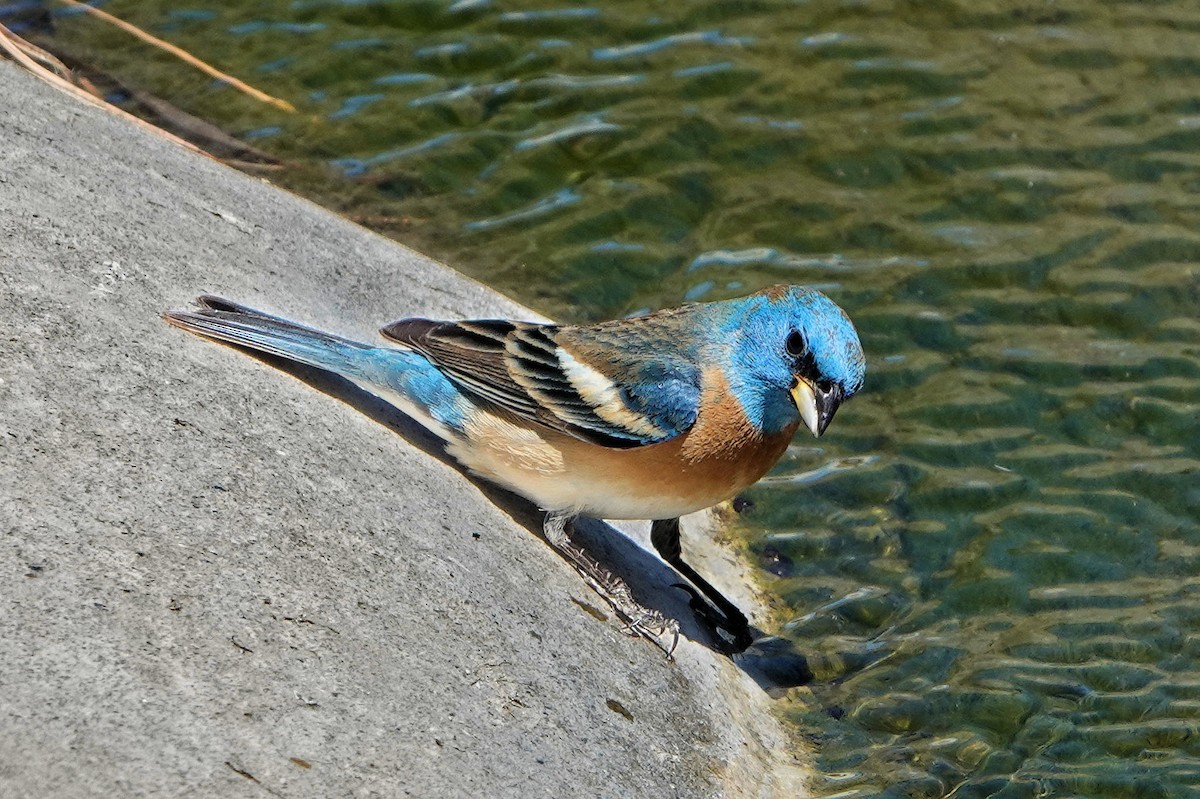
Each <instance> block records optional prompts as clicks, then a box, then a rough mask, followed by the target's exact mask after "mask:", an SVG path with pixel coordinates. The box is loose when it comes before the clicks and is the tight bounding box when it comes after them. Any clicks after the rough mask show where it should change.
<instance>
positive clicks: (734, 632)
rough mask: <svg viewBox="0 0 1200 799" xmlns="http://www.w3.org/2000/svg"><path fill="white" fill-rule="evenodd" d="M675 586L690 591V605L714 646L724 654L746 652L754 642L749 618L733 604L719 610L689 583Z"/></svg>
mask: <svg viewBox="0 0 1200 799" xmlns="http://www.w3.org/2000/svg"><path fill="white" fill-rule="evenodd" d="M675 588H682V589H683V590H684V591H686V592H687V593H688V596H689V597H690V599H688V607H690V608H691V609H692V612H693V613H695V614H696V618H697V619H698V620H699V621H700V623H701V624H702V625H704V627H705V628H706V629H707V630H708V632H709V634H710V635H711V636H712V639H713V645H714V647H715V648H716V649H718V650H719V651H720V652H721V653H722V654H725V655H730V656H732V655H736V654H738V653H739V652H745V651H746V649H747V648H748V647H749V646H750V644H752V643H753V642H754V636H753V635H752V634H751V632H750V622H749V620H748V619H747V618H746V617H745V616H744V615H743V614H742V612H741V611H740V610H738V609H737V608H735V607H733V605H730V606H729V608H727V609H725V610H719V609H718V608H716V607H714V606H713V605H711V604H709V603H708V602H707V601H705V599H704V597H703V596H701V594H700V592H699V591H697V590H696V589H695V588H693V587H692V586H690V585H688V584H687V583H675Z"/></svg>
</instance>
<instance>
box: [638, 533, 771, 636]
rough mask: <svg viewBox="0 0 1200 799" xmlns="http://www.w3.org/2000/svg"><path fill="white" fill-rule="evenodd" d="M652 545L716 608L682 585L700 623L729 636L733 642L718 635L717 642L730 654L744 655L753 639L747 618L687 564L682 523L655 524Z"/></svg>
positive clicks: (690, 588) (688, 587) (651, 536)
mask: <svg viewBox="0 0 1200 799" xmlns="http://www.w3.org/2000/svg"><path fill="white" fill-rule="evenodd" d="M650 543H652V544H654V548H655V549H657V550H658V554H659V555H662V558H663V560H665V561H666V562H667V563H669V564H671V565H672V566H674V567H675V570H676V571H678V572H679V573H680V574H682V575H683V576H684V578H686V579H687V581H688V582H690V583H691V584H692V585H694V586H696V588H698V589H700V592H701V593H703V594H704V596H706V597H708V599H709V600H710V601H711V602H712V603H713V605H716V608H712V607H709V605H708V604H707V603H705V601H704V600H703V599H701V598H700V596H699V594H697V593H696V591H695V590H694V589H692V587H691V586H688V585H683V584H679V587H680V588H682V589H684V590H685V591H687V592H688V593H689V594H691V596H692V599H691V601H690V602H689V603H688V604H689V605H690V606H691V608H692V610H693V611H695V612H696V615H697V616H699V617H700V619H701V621H703V622H705V623H706V624H708V625H710V626H711V627H713V628H715V629H717V630H724V631H725V632H727V633H729V636H730V638H731V639H732V640H726V639H725V638H724V637H722V636H719V635H718V640H720V641H721V642H722V643H723V645H724V648H725V649H727V650H728V652H729V654H733V653H735V652H741V651H743V650H745V649H746V647H748V646H750V644H751V642H752V641H753V640H754V639H753V637H752V636H751V635H750V622H749V621H748V620H747V619H746V616H745V615H744V614H743V613H742V612H741V611H740V610H738V609H737V606H736V605H734V604H733V603H732V602H730V601H729V600H728V599H726V598H725V596H724V595H723V594H722V593H721V592H720V591H718V590H717V589H716V588H713V586H712V585H711V584H710V583H709V582H708V580H705V579H704V578H703V577H701V576H700V575H699V574H698V573H697V572H696V570H695V569H693V568H692V567H691V566H689V565H687V564H686V563H684V561H683V549H682V546H681V545H680V542H679V519H657V520H655V521H654V522H652V523H651V526H650Z"/></svg>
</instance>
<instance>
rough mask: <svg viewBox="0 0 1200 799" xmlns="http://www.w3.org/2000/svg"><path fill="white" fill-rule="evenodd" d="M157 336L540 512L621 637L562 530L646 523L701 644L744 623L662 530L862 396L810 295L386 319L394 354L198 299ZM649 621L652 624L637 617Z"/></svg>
mask: <svg viewBox="0 0 1200 799" xmlns="http://www.w3.org/2000/svg"><path fill="white" fill-rule="evenodd" d="M197 302H198V304H199V309H198V310H195V311H190V310H178V311H168V312H167V313H166V314H165V318H166V319H167V321H169V322H170V323H171V324H174V325H176V326H178V327H181V328H183V329H185V330H189V331H191V332H193V333H198V334H200V335H202V336H207V337H209V338H213V339H217V340H219V341H224V342H227V343H230V344H235V345H239V346H242V347H248V348H250V349H254V350H259V351H262V352H265V353H269V354H271V355H276V356H280V357H283V358H288V359H291V360H294V361H299V362H301V363H304V364H308V365H310V366H315V367H318V368H321V369H327V370H329V371H331V372H335V373H337V374H339V375H341V376H343V377H345V378H347V379H349V380H350V381H352V382H354V383H355V384H357V385H358V386H360V387H361V388H363V389H365V390H366V391H368V392H370V393H372V394H375V395H377V396H379V397H381V398H382V399H384V400H386V401H388V402H390V403H392V404H394V405H395V406H396V407H398V408H399V409H400V410H402V411H403V412H404V413H405V414H407V415H408V416H410V417H412V418H413V419H414V420H416V421H418V422H420V423H421V424H422V425H424V426H425V427H426V428H428V429H429V430H430V431H432V432H433V433H434V434H435V435H437V436H438V437H440V438H441V439H442V440H443V441H445V442H446V447H447V450H448V451H449V452H450V454H451V455H453V456H454V457H455V458H456V459H457V460H458V461H459V462H460V463H462V464H463V465H464V466H465V467H466V468H468V469H469V470H471V471H472V472H474V473H475V474H477V475H479V476H481V477H483V478H486V479H487V480H490V481H492V482H494V483H498V484H500V485H501V486H504V487H505V488H508V489H509V490H511V491H514V492H515V493H517V494H520V495H521V496H523V497H526V498H527V499H529V500H530V501H532V502H534V503H536V504H537V505H538V506H539V507H540V508H542V509H544V510H546V511H547V512H548V517H547V521H546V533H547V539H548V540H549V541H550V543H551V544H553V545H554V546H555V547H557V548H558V549H559V550H560V551H562V552H563V553H564V554H565V555H567V556H568V558H569V559H570V560H571V561H572V562H573V564H574V565H575V566H576V568H578V569H579V570H580V572H581V573H582V574H583V575H584V576H585V578H587V579H588V580H589V582H591V583H592V585H593V587H595V588H597V589H598V590H599V591H600V592H601V594H602V595H603V596H605V598H606V599H608V600H609V602H610V603H611V604H612V605H613V607H614V609H616V610H617V612H618V613H619V615H621V617H622V618H623V619H624V620H625V621H626V622H627V623H629V624H630V626H631V627H632V628H634V629H636V630H638V632H641V633H643V634H644V630H643V628H642V626H641V623H642V622H643V621H644V620H645V618H647V616H646V614H647V613H649V612H647V611H644V610H643V609H642V608H640V607H638V606H637V605H636V603H634V602H633V601H632V598H631V597H629V596H628V590H627V589H625V587H624V585H623V584H622V583H621V582H620V581H619V580H616V579H615V578H613V577H611V576H610V575H607V574H606V573H605V572H604V571H603V569H601V568H600V567H599V566H598V564H596V563H595V561H594V560H591V559H590V557H589V556H588V555H586V553H584V552H582V550H581V549H580V548H579V547H577V546H575V545H574V544H573V543H572V542H571V541H570V539H569V534H568V533H567V521H568V520H569V519H570V518H572V517H574V516H575V515H577V514H587V515H590V516H595V517H598V518H607V519H650V520H654V521H653V527H652V533H651V540H652V542H653V544H654V546H655V548H656V549H657V550H658V551H659V553H660V554H661V555H662V556H663V557H664V559H666V560H667V561H668V562H669V563H671V564H672V565H673V566H674V567H675V568H676V569H677V570H678V571H680V573H681V574H683V575H684V576H685V577H686V578H687V579H688V580H690V581H691V583H692V584H693V585H694V586H696V587H697V588H699V589H700V591H702V592H703V593H704V594H705V595H707V596H708V597H709V599H711V600H712V601H713V603H714V604H715V605H716V606H717V608H719V612H717V611H714V610H713V609H712V608H711V607H709V606H707V605H706V604H705V603H703V602H702V601H700V599H699V596H698V595H697V593H696V592H695V591H693V590H691V589H690V588H689V587H688V586H682V585H681V587H683V588H687V589H688V590H689V593H691V595H692V607H693V608H695V609H696V610H697V612H698V613H699V614H700V615H701V617H702V619H704V620H706V621H707V622H708V623H710V624H712V625H713V626H715V627H717V628H720V629H722V630H724V631H725V632H726V633H727V634H728V636H729V637H730V639H731V640H730V641H726V640H723V639H719V642H718V643H719V645H720V646H721V647H722V648H724V649H727V650H730V651H740V650H741V649H744V648H745V647H746V646H748V645H749V643H750V641H751V636H750V631H749V624H748V622H747V621H746V618H745V616H743V615H742V614H741V612H740V611H738V610H737V608H736V607H735V606H734V605H733V604H732V603H731V602H729V601H728V600H727V599H725V598H724V597H723V596H722V595H721V594H720V593H719V592H717V591H716V589H714V588H713V587H712V586H711V585H709V584H708V583H707V582H706V581H705V580H704V579H703V578H701V577H700V575H698V574H697V573H696V572H695V571H694V570H693V569H692V568H691V567H690V566H688V565H687V564H686V563H685V562H684V561H683V559H682V557H681V552H680V542H679V524H678V517H679V516H681V515H683V514H686V513H691V512H693V511H697V510H701V509H704V508H707V507H710V506H712V505H715V504H716V503H718V502H721V501H723V500H726V499H729V498H730V497H732V496H734V495H735V494H736V493H737V492H739V491H741V490H742V489H744V488H746V487H747V486H749V485H750V484H752V483H754V482H755V481H756V480H758V479H759V478H760V477H762V475H763V474H765V473H766V471H767V470H768V469H770V468H771V467H772V466H773V465H774V464H775V462H776V461H778V460H779V458H780V456H781V455H782V454H783V452H784V450H785V449H786V448H787V446H788V443H789V442H790V441H791V438H792V435H793V433H795V432H796V430H797V428H799V426H800V425H801V424H803V425H804V426H805V427H806V428H808V430H810V431H811V432H812V433H813V435H816V436H819V435H821V434H822V433H824V432H825V428H826V427H827V426H828V425H829V422H830V420H832V419H833V415H834V413H835V412H836V411H837V409H838V406H839V405H840V404H841V403H842V402H844V401H845V400H846V399H848V398H850V397H851V396H853V395H854V394H855V392H857V391H858V390H859V389H860V388H861V387H862V384H863V376H864V373H865V359H864V357H863V351H862V346H861V344H860V343H859V340H858V335H857V333H856V332H855V330H854V326H853V325H852V324H851V322H850V320H849V319H848V318H847V316H846V314H845V313H844V312H843V311H842V310H841V309H840V308H839V307H838V306H837V305H835V304H834V303H833V302H832V301H831V300H829V299H828V298H827V297H825V296H824V295H823V294H821V293H820V292H818V291H815V290H812V289H807V288H802V287H798V286H775V287H773V288H769V289H765V290H763V291H760V292H758V293H756V294H752V295H750V296H747V297H742V298H739V299H734V300H727V301H724V302H714V303H706V304H693V305H685V306H682V307H680V308H671V309H667V310H662V311H657V312H655V313H650V314H647V315H645V316H639V317H635V318H630V319H621V320H617V321H613V322H604V323H601V324H595V325H581V326H571V325H561V326H560V325H549V324H534V323H529V322H513V321H502V320H481V321H462V322H437V321H431V320H428V319H404V320H401V321H398V322H393V323H392V324H390V325H387V326H386V327H384V328H383V329H382V331H381V332H382V334H383V336H384V337H385V338H387V339H390V340H391V341H393V342H395V343H397V344H399V345H401V346H400V347H393V346H376V345H372V344H364V343H360V342H357V341H351V340H348V339H344V338H340V337H338V336H334V335H330V334H328V333H322V332H319V331H317V330H312V329H310V328H306V327H302V326H300V325H297V324H295V323H293V322H289V321H287V320H284V319H280V318H278V317H274V316H268V315H267V314H264V313H261V312H259V311H256V310H254V309H251V308H247V307H245V306H242V305H237V304H235V303H232V302H229V301H228V300H223V299H220V298H217V297H212V296H203V297H200V298H199V299H198V301H197ZM651 615H653V614H651Z"/></svg>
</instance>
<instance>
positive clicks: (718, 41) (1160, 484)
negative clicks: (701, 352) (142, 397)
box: [56, 0, 1200, 797]
mask: <svg viewBox="0 0 1200 799" xmlns="http://www.w3.org/2000/svg"><path fill="white" fill-rule="evenodd" d="M106 7H107V8H108V9H109V10H110V11H113V12H114V13H117V14H119V15H121V16H124V17H126V18H128V19H130V20H132V21H134V22H136V23H138V24H139V25H141V26H143V27H145V28H147V29H149V30H151V31H153V32H155V33H157V34H158V35H161V36H164V37H166V38H169V39H171V40H172V41H174V42H176V43H178V44H181V45H183V46H184V47H186V48H188V49H190V50H191V51H193V52H195V53H196V54H198V55H200V56H202V57H203V58H205V59H206V60H209V61H212V62H214V63H217V64H219V65H221V66H222V67H224V68H226V69H228V70H230V71H231V72H234V73H236V74H238V75H239V76H241V77H243V78H245V79H247V80H249V81H250V82H251V83H254V84H256V85H258V86H260V87H261V88H263V89H265V90H267V91H270V92H271V93H273V94H276V95H279V96H282V97H285V98H287V99H289V100H291V101H292V102H294V103H295V104H296V105H297V106H298V107H299V109H300V112H299V113H298V114H295V115H288V114H284V113H281V112H278V111H275V110H274V109H271V108H269V107H264V106H261V105H258V104H256V103H254V102H252V101H249V100H246V99H243V98H241V97H240V96H237V95H235V94H234V93H232V92H231V91H230V90H229V89H228V88H227V87H224V86H222V85H219V84H213V83H211V82H209V81H208V80H207V79H202V78H197V77H196V76H195V75H193V74H191V73H188V72H186V71H184V70H182V69H180V68H179V67H178V66H176V65H175V64H174V63H172V62H170V61H169V60H166V59H163V58H161V57H159V56H157V55H154V54H152V53H151V52H150V51H148V50H146V49H143V48H141V47H134V46H132V45H131V44H130V43H129V40H128V39H127V38H125V37H124V36H123V35H120V34H117V33H114V32H112V31H109V30H105V29H103V28H102V27H101V26H99V25H98V24H97V23H95V22H94V21H93V20H90V19H83V18H80V17H78V16H72V15H63V16H59V17H57V18H56V27H57V33H56V37H57V41H58V42H59V43H60V44H63V45H64V46H70V47H71V48H74V49H75V50H76V51H82V52H86V53H88V54H89V57H90V58H91V59H92V60H94V61H95V62H97V63H99V64H101V65H103V66H105V67H106V68H108V69H110V70H112V71H113V72H115V73H117V74H119V75H122V76H125V77H126V78H127V79H128V80H129V81H130V82H131V83H134V84H136V85H141V86H145V87H149V88H151V89H153V90H154V91H156V92H157V93H159V94H161V95H164V96H166V97H168V98H170V99H172V100H174V101H175V102H177V103H178V104H179V105H181V106H183V107H185V108H187V109H189V110H191V111H193V112H195V113H197V114H199V115H201V116H204V117H206V118H211V119H214V120H217V121H219V122H220V124H221V125H222V126H224V127H225V128H226V129H227V130H230V131H233V132H235V133H237V134H239V135H241V136H244V137H247V138H248V139H250V140H251V141H252V142H253V143H254V144H256V145H257V146H259V147H262V148H264V149H268V150H270V151H272V152H275V153H277V154H279V155H282V156H283V157H285V158H288V159H290V160H291V161H292V162H293V163H295V164H296V165H297V167H296V168H295V169H294V170H288V171H287V172H285V173H284V174H282V175H281V176H280V177H279V178H278V179H279V180H280V182H282V183H285V184H287V185H292V186H294V187H296V188H298V189H300V190H303V191H306V192H309V193H313V194H318V195H321V196H323V197H325V198H326V201H327V202H328V203H330V204H331V205H334V206H335V207H338V208H339V209H341V210H343V211H344V212H346V213H348V214H350V215H352V216H355V217H356V218H359V219H361V220H363V221H364V222H366V223H368V224H372V225H374V226H376V227H378V228H380V229H382V230H384V231H386V232H389V233H391V234H393V235H395V236H397V237H398V238H400V239H402V240H404V241H407V242H409V243H412V244H414V245H415V246H417V247H418V248H420V249H424V250H426V251H428V252H431V253H433V254H436V255H438V256H439V257H442V258H444V259H445V260H447V261H449V262H450V263H452V264H454V265H455V266H456V267H459V268H461V269H463V270H464V271H467V272H469V273H471V274H474V275H476V276H478V277H481V278H482V279H484V280H485V281H486V282H488V283H491V284H492V285H495V286H497V287H499V288H501V289H502V290H505V291H508V292H509V293H511V294H513V295H515V296H517V297H518V298H520V299H522V300H524V301H526V302H527V303H531V304H533V305H536V306H539V307H540V308H542V309H543V310H546V311H548V312H551V313H555V314H557V315H559V316H562V317H567V318H574V319H594V318H601V317H607V316H613V315H620V314H624V313H630V312H634V311H636V310H638V309H641V308H646V307H653V306H658V305H664V304H673V303H676V302H678V301H680V300H683V299H716V298H720V297H726V296H731V295H733V294H738V293H743V292H745V291H749V290H751V289H754V288H758V287H760V286H763V285H766V284H769V283H772V282H779V281H787V282H796V283H806V284H811V285H817V286H820V287H822V288H823V289H824V290H825V291H827V292H828V293H829V294H830V295H831V296H833V297H834V298H835V299H836V300H837V301H838V302H839V303H841V304H842V305H843V306H844V307H846V308H847V309H848V310H849V311H850V312H851V314H852V316H853V317H854V319H855V320H856V322H857V324H858V326H859V329H860V331H861V332H862V335H863V339H864V344H865V346H866V348H867V352H868V356H869V359H870V373H869V375H868V383H867V388H866V390H865V391H864V393H863V394H862V395H861V397H860V398H856V399H855V400H854V402H852V403H850V404H849V405H848V406H847V407H846V408H845V409H844V410H843V411H842V412H841V413H840V414H839V417H838V421H837V423H836V424H835V425H834V426H833V429H832V430H831V432H830V434H829V435H828V436H827V437H826V438H823V439H821V440H820V441H819V442H814V441H812V440H804V439H797V441H796V443H795V445H794V446H793V448H792V449H791V450H790V451H789V453H788V455H787V457H786V458H785V461H784V463H782V464H781V466H780V467H779V468H778V469H777V470H776V471H775V472H774V473H773V475H772V476H771V477H770V478H769V479H768V480H766V481H764V482H763V483H762V484H760V485H759V486H758V487H756V488H755V489H754V490H753V491H752V492H751V494H750V498H751V499H753V500H754V502H755V506H756V507H755V510H754V512H753V513H751V514H748V515H747V516H745V517H743V521H742V522H741V523H740V524H741V526H742V527H743V528H744V529H745V531H746V534H747V538H748V540H749V542H750V547H751V550H752V552H753V553H754V554H755V555H756V556H757V557H758V558H759V559H760V561H761V563H762V565H763V567H764V569H765V570H766V571H765V572H764V577H763V582H764V583H765V585H766V587H767V588H768V590H769V591H770V592H771V594H772V595H774V596H778V597H782V598H783V599H784V600H785V602H786V608H785V609H783V610H782V611H781V614H780V617H781V619H782V621H781V625H780V626H781V636H782V637H783V638H784V639H785V640H786V641H787V642H789V644H790V646H792V647H794V649H795V650H796V651H799V652H803V653H806V654H807V655H809V656H810V658H811V661H812V664H813V667H814V669H815V671H816V673H817V677H818V680H817V682H816V683H815V684H813V685H812V686H811V687H810V688H805V689H798V690H797V691H795V692H793V695H792V697H791V701H790V703H789V704H788V707H790V708H791V710H790V711H789V712H791V713H792V714H793V716H794V717H795V718H796V719H797V721H798V722H800V725H801V727H802V729H804V730H806V731H807V732H808V734H809V735H810V736H811V738H812V739H813V742H814V744H815V745H816V750H817V753H818V766H819V768H820V770H821V771H822V772H823V773H824V774H825V776H824V777H823V779H822V782H821V783H820V784H819V785H818V786H817V787H818V791H819V793H821V795H825V796H833V795H837V796H853V797H858V796H862V797H867V796H896V797H901V796H904V797H910V796H912V797H944V796H954V797H984V796H1002V797H1035V796H1062V797H1067V796H1071V797H1183V796H1191V795H1195V791H1196V790H1197V789H1196V786H1198V785H1200V521H1198V519H1200V473H1198V469H1200V452H1198V449H1200V443H1198V442H1200V267H1198V266H1197V263H1198V262H1200V232H1198V230H1200V7H1198V6H1197V5H1196V4H1195V3H1194V2H1183V1H1181V0H1175V1H1172V0H1164V1H1162V2H1119V1H1113V0H1110V1H1108V2H1100V1H1099V0H1086V1H1085V0H1080V1H1079V2H1070V0H1067V1H1066V2H1017V3H1012V2H1006V3H1000V2H986V1H984V2H969V3H968V2H957V3H956V2H937V3H922V2H909V3H905V2H870V1H869V0H862V1H860V2H817V1H814V2H778V1H771V0H764V1H761V2H753V1H751V2H736V3H735V2H719V1H717V2H714V1H713V0H706V1H705V2H699V1H698V0H686V1H681V2H675V3H646V2H616V1H614V2H606V3H603V4H567V3H565V2H564V3H560V4H555V3H552V2H549V0H547V1H546V2H543V3H535V2H525V1H523V0H522V1H520V2H504V3H500V2H495V3H493V2H488V1H487V0H458V2H433V1H432V0H426V1H424V2H370V1H369V0H343V2H324V1H323V0H296V1H295V2H255V3H249V2H243V3H224V4H218V3H214V2H211V0H209V2H204V1H203V0H201V2H198V3H196V4H194V5H191V6H188V7H187V8H186V9H180V8H179V7H178V6H177V4H175V3H166V2H151V1H150V0H125V1H123V2H111V3H108V4H106ZM306 165H307V166H306ZM312 165H317V166H319V167H320V169H319V170H314V169H313V168H312ZM321 170H324V171H326V172H327V173H328V174H329V175H331V176H332V180H328V181H322V180H320V179H318V178H315V177H313V176H314V174H320V172H321ZM347 187H348V188H347ZM402 312H403V309H402V308H397V314H401V313H402ZM766 572H770V574H767V573H766Z"/></svg>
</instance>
